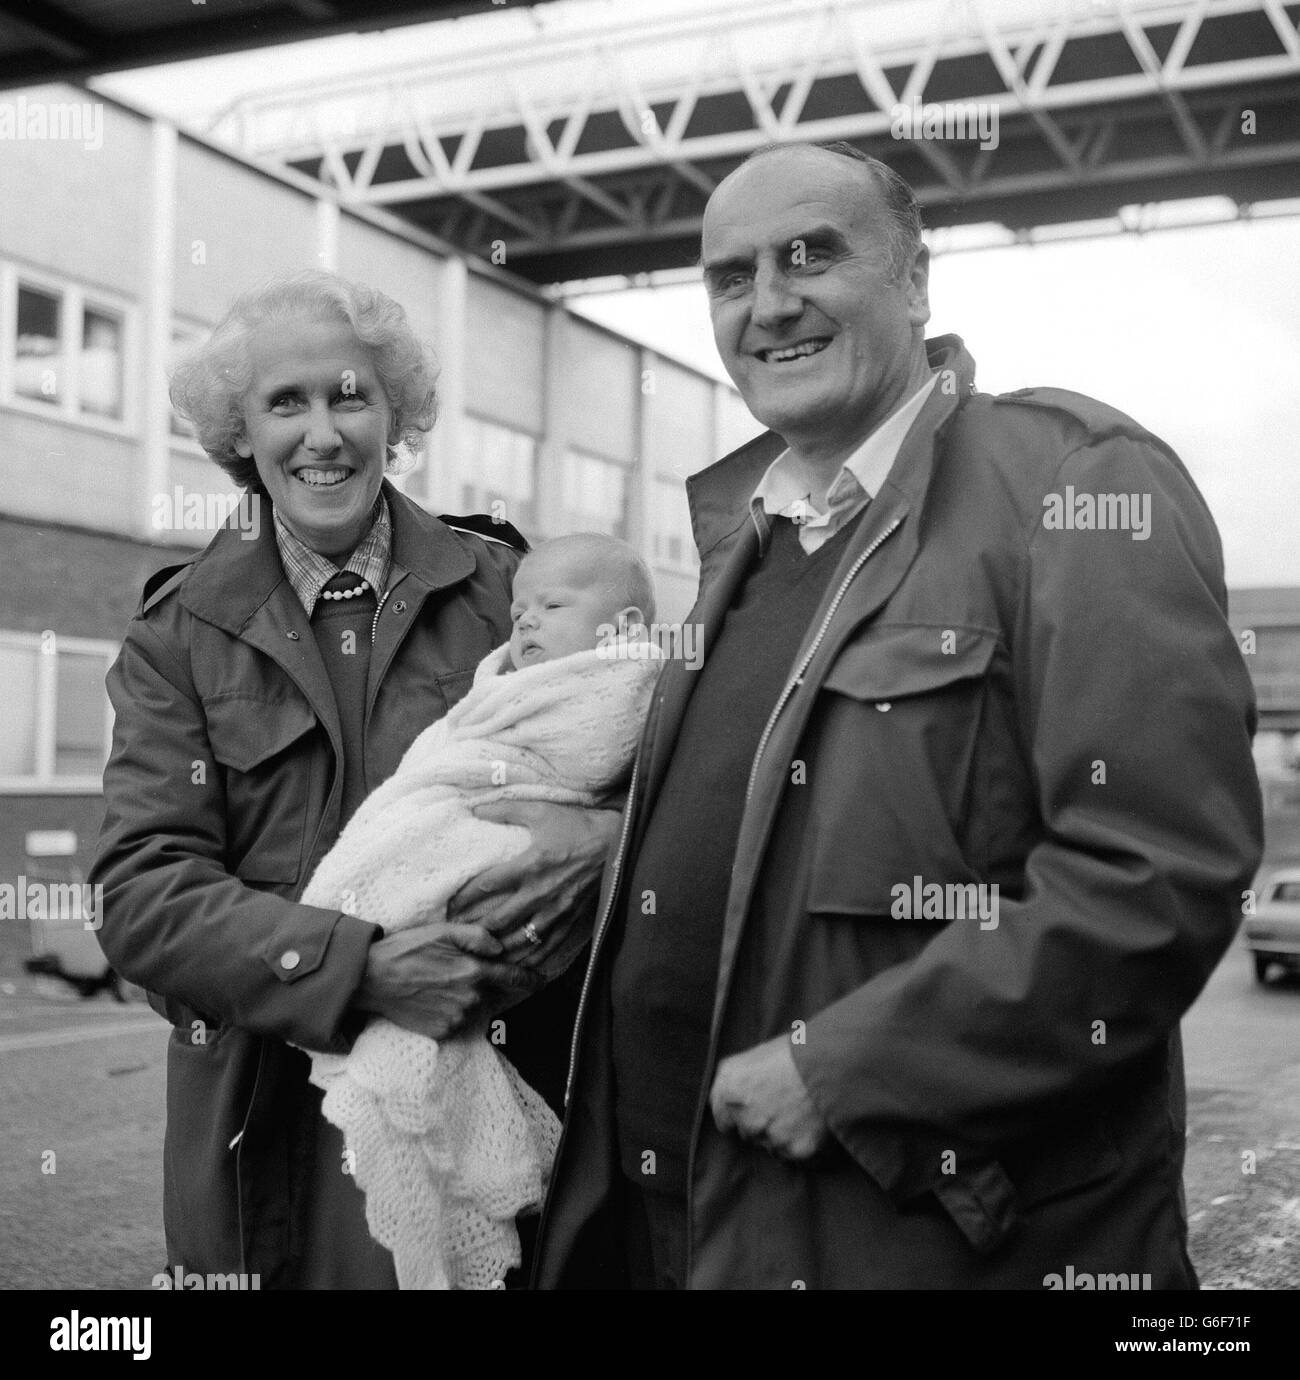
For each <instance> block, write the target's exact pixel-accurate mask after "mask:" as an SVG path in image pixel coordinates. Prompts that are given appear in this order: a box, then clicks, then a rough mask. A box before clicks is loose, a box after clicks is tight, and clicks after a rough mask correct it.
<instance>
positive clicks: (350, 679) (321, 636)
mask: <svg viewBox="0 0 1300 1380" xmlns="http://www.w3.org/2000/svg"><path fill="white" fill-rule="evenodd" d="M336 581H338V584H339V585H340V586H343V587H349V588H355V587H356V586H357V585H358V584H359V583H360V576H357V575H351V574H348V575H347V576H346V578H345V579H343V580H339V577H338V576H335V577H334V578H333V579H332V580H331V581H330V582H329V584H327V585H326V586H325V588H326V589H332V588H334V587H335V582H336ZM374 619H375V595H374V591H373V590H370V589H367V590H366V592H365V593H364V594H359V595H357V597H356V598H355V599H326V598H325V597H324V596H323V595H322V597H321V598H320V599H318V600H317V601H316V607H315V608H314V609H313V610H312V615H311V630H312V632H313V634H314V635H315V637H316V645H317V646H318V647H319V648H320V654H321V657H322V659H323V660H324V662H325V671H326V673H327V674H328V676H329V678H330V685H331V686H332V687H333V689H334V700H335V703H336V704H337V705H338V710H339V725H340V727H341V728H342V730H343V813H342V815H341V817H340V820H339V827H340V829H341V828H342V827H343V826H344V825H345V824H347V822H348V820H350V819H351V818H352V816H353V814H354V813H355V812H356V808H357V806H358V805H360V804H361V802H362V801H363V800H364V799H365V798H366V796H367V794H369V792H368V791H367V789H366V780H365V766H364V764H365V748H364V743H365V714H366V682H367V679H368V678H369V675H370V629H371V625H372V624H373V623H374ZM349 634H351V636H349ZM376 784H377V783H376Z"/></svg>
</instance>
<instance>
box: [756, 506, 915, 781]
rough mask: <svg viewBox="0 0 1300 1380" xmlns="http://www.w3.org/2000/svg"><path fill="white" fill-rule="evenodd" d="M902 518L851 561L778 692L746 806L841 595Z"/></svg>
mask: <svg viewBox="0 0 1300 1380" xmlns="http://www.w3.org/2000/svg"><path fill="white" fill-rule="evenodd" d="M902 521H903V519H902V518H901V517H896V518H895V519H894V520H893V522H891V523H890V524H889V526H888V527H886V528H885V530H884V531H883V532H882V533H881V534H880V535H879V536H878V537H877V538H876V539H875V541H873V542H872V543H871V545H870V546H868V547H867V549H866V550H865V551H864V552H863V553H862V554H861V555H860V556H859V557H858V559H857V560H856V561H854V562H853V565H852V566H851V567H850V568H849V572H848V574H847V575H845V577H844V579H843V580H842V581H841V582H840V587H839V589H837V590H836V591H835V598H834V599H832V600H831V603H830V607H829V608H828V609H827V610H826V616H825V617H824V618H823V619H822V623H821V627H820V628H818V629H817V636H816V637H814V638H813V640H812V645H811V646H810V647H809V648H808V650H807V651H806V652H805V653H804V658H803V660H802V661H801V662H800V663H799V665H798V667H797V668H796V669H795V673H794V675H792V676H791V677H790V679H789V680H788V681H787V682H786V685H785V689H784V690H782V691H781V694H780V697H779V698H778V699H777V702H776V704H775V705H774V706H773V707H772V712H771V714H770V715H768V720H767V724H766V725H765V726H764V728H763V736H762V737H761V738H760V739H759V740H758V747H757V749H756V750H755V752H754V761H753V764H752V765H751V766H750V769H749V783H748V785H746V787H745V804H746V805H748V804H749V799H750V797H751V796H752V795H753V794H754V781H755V779H756V778H757V776H758V759H759V758H760V757H762V755H763V749H764V748H766V747H767V740H768V739H769V738H770V737H771V736H772V730H773V729H775V728H776V721H777V719H778V718H779V716H780V714H781V711H782V710H783V709H784V708H785V706H786V701H787V700H789V698H790V696H791V695H793V694H794V692H795V689H796V688H797V687H798V686H800V685H802V684H803V673H804V672H805V671H806V670H807V669H808V663H809V662H810V661H811V660H812V659H813V657H814V656H815V655H816V654H817V648H818V647H820V646H821V644H822V640H823V639H824V638H825V636H826V629H827V628H828V627H830V623H831V619H832V618H834V617H835V610H836V609H838V608H839V606H840V603H841V602H842V600H843V598H844V595H845V594H846V593H847V592H848V588H849V585H850V584H851V583H852V581H853V577H854V576H855V575H856V574H857V573H858V571H859V570H861V569H862V567H863V566H864V565H865V564H866V562H867V561H868V560H869V559H870V558H871V557H872V556H873V555H875V553H876V552H877V551H878V550H879V549H880V547H881V545H882V543H883V542H884V540H885V538H886V537H889V536H892V535H893V533H894V532H896V531H897V530H898V528H899V526H900V525H901V524H902Z"/></svg>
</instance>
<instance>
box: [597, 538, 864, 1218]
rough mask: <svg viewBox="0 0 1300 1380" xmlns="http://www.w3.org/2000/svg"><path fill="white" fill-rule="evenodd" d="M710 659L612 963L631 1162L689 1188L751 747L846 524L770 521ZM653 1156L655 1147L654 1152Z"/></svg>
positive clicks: (621, 1128)
mask: <svg viewBox="0 0 1300 1380" xmlns="http://www.w3.org/2000/svg"><path fill="white" fill-rule="evenodd" d="M772 523H773V529H772V534H771V538H770V541H769V542H768V545H767V547H766V550H765V552H764V554H763V556H762V558H761V559H760V561H759V562H758V563H757V564H756V565H755V566H754V567H753V568H752V569H751V570H750V572H749V574H748V575H747V577H746V579H745V582H744V584H743V585H742V586H741V588H740V589H739V591H738V592H737V596H736V599H735V600H734V602H733V604H732V607H731V609H730V610H729V611H728V613H727V616H726V619H725V621H724V623H723V625H722V628H721V630H720V632H719V633H718V635H717V637H716V638H715V640H714V642H713V645H712V646H711V647H708V648H706V649H705V662H704V665H703V667H702V668H701V669H700V670H699V671H698V672H696V673H695V674H696V677H697V681H696V685H695V687H694V689H693V690H692V692H691V698H690V701H689V703H688V704H687V707H686V712H685V715H684V717H683V719H682V725H681V730H680V732H679V733H678V735H677V741H676V743H675V745H674V748H673V754H672V759H671V761H670V762H669V765H668V770H667V773H666V775H665V777H664V781H663V785H662V787H661V788H660V791H659V794H658V796H657V798H656V799H655V801H654V803H653V806H652V809H651V813H650V816H649V819H648V820H647V822H646V826H645V833H644V836H643V838H642V841H641V845H640V848H639V850H638V852H637V855H636V857H635V858H634V859H632V860H631V868H630V876H629V880H630V884H629V886H628V889H627V897H628V904H627V910H626V913H625V914H624V915H623V916H622V917H621V923H620V933H619V935H618V936H617V944H618V947H617V951H616V954H615V958H614V966H613V972H612V986H611V1000H612V1007H613V1056H614V1075H615V1081H616V1095H615V1117H616V1121H617V1127H618V1139H619V1157H620V1160H621V1162H622V1166H623V1172H624V1174H625V1175H627V1176H628V1177H629V1178H630V1179H632V1180H633V1181H634V1182H635V1183H637V1184H638V1185H639V1186H641V1187H642V1188H645V1189H647V1190H650V1191H656V1192H664V1193H675V1194H684V1193H685V1191H686V1159H687V1153H688V1147H689V1144H690V1138H691V1132H692V1129H693V1123H694V1118H695V1110H696V1106H697V1104H698V1102H699V1099H700V1096H701V1092H702V1086H701V1085H702V1083H703V1081H704V1075H705V1067H706V1062H707V1058H708V1044H709V1029H710V1025H711V1022H712V1016H713V996H714V987H715V984H716V980H717V971H718V955H719V951H720V949H721V944H722V927H723V918H724V915H725V911H726V904H727V891H728V888H729V886H730V882H731V869H732V862H733V860H734V858H735V852H736V840H737V837H738V835H739V832H740V819H741V815H742V813H743V811H744V806H745V787H746V785H747V783H748V780H749V771H750V767H751V764H752V763H753V760H754V753H755V751H756V750H757V748H758V742H759V739H760V737H761V736H762V733H763V728H764V726H765V725H766V723H767V720H768V717H769V716H770V714H771V712H772V709H773V707H774V706H775V704H776V701H777V698H778V697H779V695H780V693H781V690H782V689H783V687H784V685H785V682H786V680H787V679H788V678H789V675H790V672H791V671H792V670H793V663H794V658H795V654H796V653H797V651H798V650H799V644H800V643H801V642H802V641H803V638H804V634H805V633H806V632H807V631H808V627H809V624H810V623H811V622H812V619H813V617H814V616H815V614H816V611H817V606H818V605H819V604H820V602H821V600H822V596H823V595H824V594H825V592H826V587H827V585H828V583H829V581H830V579H831V576H832V575H833V574H834V573H835V568H836V566H837V565H838V564H839V559H840V556H841V555H842V554H843V552H844V549H845V547H846V544H847V542H848V536H849V533H850V531H852V529H853V528H854V526H856V521H855V522H850V523H848V524H847V525H846V526H845V527H844V528H842V529H841V530H840V531H839V532H837V533H836V534H835V536H833V537H832V538H831V539H830V540H829V541H827V542H826V543H825V544H824V545H823V546H821V547H820V548H819V549H818V550H817V551H815V552H814V553H813V554H812V555H806V554H805V553H804V551H803V548H802V547H801V546H800V545H799V539H798V529H797V528H796V527H795V526H794V524H793V523H791V522H790V521H789V520H788V519H786V518H774V519H772ZM649 1152H652V1154H651V1153H649Z"/></svg>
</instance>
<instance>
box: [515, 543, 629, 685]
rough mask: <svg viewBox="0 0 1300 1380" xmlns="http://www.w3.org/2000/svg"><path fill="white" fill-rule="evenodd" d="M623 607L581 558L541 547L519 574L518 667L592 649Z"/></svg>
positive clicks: (517, 587)
mask: <svg viewBox="0 0 1300 1380" xmlns="http://www.w3.org/2000/svg"><path fill="white" fill-rule="evenodd" d="M618 608H619V603H618V599H617V597H616V592H615V591H611V590H610V589H609V588H608V587H607V582H606V581H604V580H600V579H594V578H593V576H592V573H591V571H590V570H584V569H583V562H582V560H581V558H580V557H578V558H575V557H574V556H572V555H570V556H565V555H562V554H560V555H555V554H552V553H550V552H548V551H545V550H542V551H536V552H534V553H532V554H531V555H529V556H525V557H524V559H523V561H522V563H521V564H520V566H519V569H518V570H517V571H516V572H515V583H514V598H513V601H512V602H511V605H510V617H511V620H512V621H513V624H514V627H513V628H512V630H511V633H510V660H511V661H512V662H513V663H514V666H515V669H516V670H518V669H519V668H520V667H522V666H536V665H538V663H540V662H543V661H554V660H555V659H556V658H557V657H562V656H569V655H571V654H572V653H573V652H586V651H590V650H591V649H592V648H593V647H595V646H596V644H597V643H598V641H599V638H598V636H597V629H598V628H599V627H600V626H601V624H610V623H613V622H614V620H615V617H616V616H617V612H618Z"/></svg>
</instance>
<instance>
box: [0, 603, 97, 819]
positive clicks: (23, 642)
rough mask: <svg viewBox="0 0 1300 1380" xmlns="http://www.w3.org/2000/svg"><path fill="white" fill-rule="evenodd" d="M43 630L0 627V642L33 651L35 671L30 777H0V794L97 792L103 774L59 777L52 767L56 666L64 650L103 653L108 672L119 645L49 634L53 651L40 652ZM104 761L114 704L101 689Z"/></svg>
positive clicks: (55, 733) (56, 633)
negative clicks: (33, 750)
mask: <svg viewBox="0 0 1300 1380" xmlns="http://www.w3.org/2000/svg"><path fill="white" fill-rule="evenodd" d="M50 631H53V629H47V630H46V632H39V633H33V632H20V631H16V630H13V629H10V628H0V645H3V646H7V647H18V648H21V649H24V650H30V651H35V653H36V656H37V662H36V665H37V671H36V726H35V738H36V770H35V772H34V773H33V774H31V775H26V776H23V775H0V796H3V795H33V794H37V793H39V794H42V795H98V794H100V793H101V792H102V791H103V788H104V777H103V772H102V771H101V772H99V773H97V774H95V775H93V776H90V775H81V776H58V775H56V774H55V771H54V764H55V753H56V749H57V746H58V744H57V727H58V667H59V657H60V655H61V654H62V653H63V652H75V653H80V654H82V655H93V656H102V657H103V658H104V672H105V674H107V673H108V669H109V667H110V666H111V665H112V663H113V661H114V659H115V658H116V656H117V654H118V652H119V651H120V650H121V644H120V643H117V642H110V641H108V640H106V639H102V638H96V637H65V636H64V635H63V634H62V633H60V632H54V652H53V654H52V655H51V654H49V653H43V652H42V651H41V647H42V644H43V642H44V639H45V637H46V633H47V632H50ZM103 727H104V737H103V742H104V760H105V762H107V760H108V754H109V752H110V751H111V750H112V745H113V705H112V701H111V700H110V699H109V697H108V692H107V690H106V691H105V692H104V725H103Z"/></svg>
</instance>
